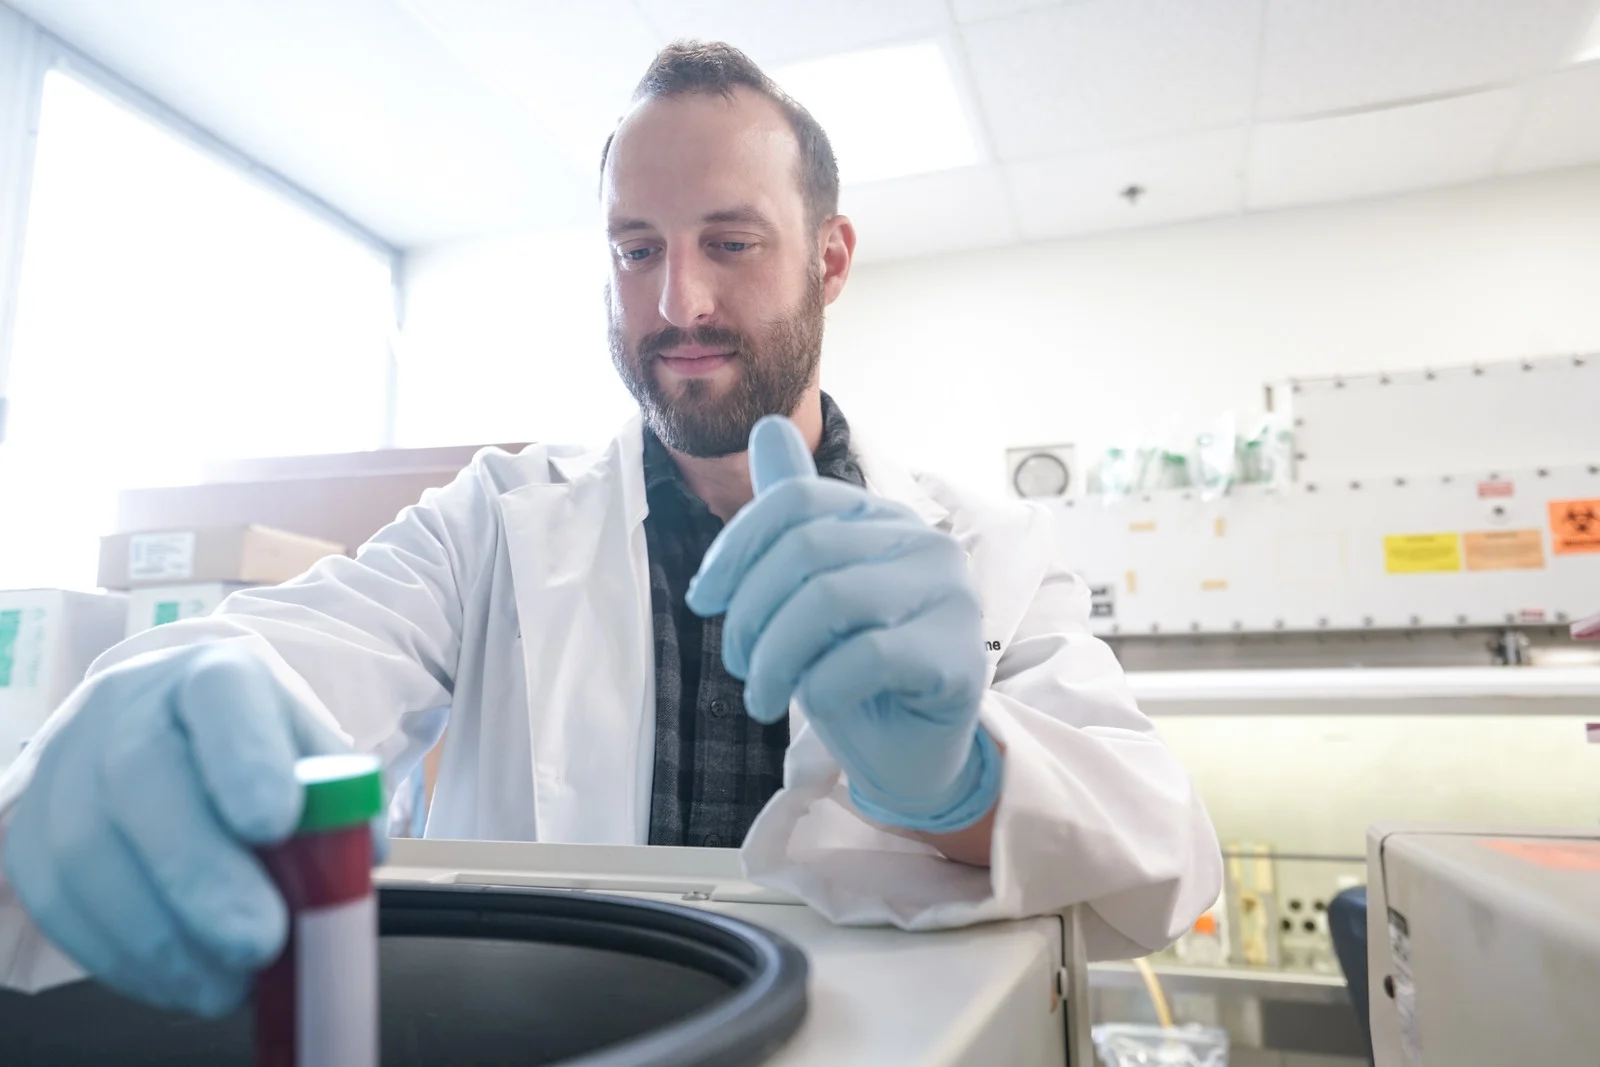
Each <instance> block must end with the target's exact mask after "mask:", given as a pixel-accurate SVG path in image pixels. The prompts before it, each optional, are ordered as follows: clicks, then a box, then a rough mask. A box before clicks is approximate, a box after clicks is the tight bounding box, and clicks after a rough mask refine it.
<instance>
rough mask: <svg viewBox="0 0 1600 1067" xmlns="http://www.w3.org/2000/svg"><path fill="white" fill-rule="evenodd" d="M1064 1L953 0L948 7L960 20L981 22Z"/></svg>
mask: <svg viewBox="0 0 1600 1067" xmlns="http://www.w3.org/2000/svg"><path fill="white" fill-rule="evenodd" d="M1065 2H1067V0H953V2H952V3H951V5H950V7H951V10H953V11H954V12H955V13H956V19H957V20H958V21H960V22H983V21H985V20H986V19H998V18H1005V17H1006V16H1007V15H1019V14H1021V13H1022V12H1024V11H1034V10H1036V9H1038V8H1041V7H1055V6H1056V5H1057V4H1060V3H1065ZM1071 2H1073V3H1080V4H1081V3H1085V2H1087V0H1071Z"/></svg>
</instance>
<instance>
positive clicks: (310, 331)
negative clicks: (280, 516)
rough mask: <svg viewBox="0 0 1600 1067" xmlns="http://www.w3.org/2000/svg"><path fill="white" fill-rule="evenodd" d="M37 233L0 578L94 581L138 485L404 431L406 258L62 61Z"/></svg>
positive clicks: (55, 78) (17, 375) (3, 491)
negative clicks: (125, 494)
mask: <svg viewBox="0 0 1600 1067" xmlns="http://www.w3.org/2000/svg"><path fill="white" fill-rule="evenodd" d="M25 240H26V243H25V245H24V250H23V259H22V273H21V281H20V287H19V293H18V304H17V324H16V334H15V338H14V344H13V348H12V358H11V368H10V380H9V382H8V383H6V395H7V396H8V398H9V401H10V420H9V421H10V425H9V427H8V430H7V437H6V440H5V441H4V443H0V500H4V501H5V506H4V508H3V509H0V511H3V516H0V588H8V587H18V586H34V585H61V586H67V587H76V588H92V587H93V584H94V572H95V558H96V540H97V538H98V537H99V535H100V534H102V533H106V532H108V530H109V528H110V525H111V521H112V515H113V503H114V499H115V492H116V490H117V489H118V488H122V487H130V486H140V485H163V484H180V483H183V482H188V481H193V480H194V479H195V477H196V475H197V472H198V469H199V466H200V464H202V463H204V462H206V461H208V460H213V459H223V458H235V457H242V456H267V455H293V454H307V453H317V452H338V451H350V450H357V449H368V448H376V447H379V446H380V445H381V444H382V443H383V438H384V433H385V424H386V419H387V418H388V414H387V405H386V399H385V398H386V396H387V373H388V371H387V361H388V345H389V342H390V339H391V334H392V331H393V321H394V299H393V290H392V283H391V278H390V267H389V262H388V260H387V259H386V258H385V257H384V256H382V255H380V254H379V253H378V252H376V251H375V250H373V249H372V248H370V247H369V246H368V245H366V244H365V243H363V242H361V241H360V240H358V239H357V238H355V237H353V236H351V235H350V234H347V233H345V232H344V231H342V230H339V229H336V228H335V227H334V226H332V225H331V224H329V223H326V222H324V221H323V220H322V219H320V218H318V217H317V216H315V215H313V214H312V213H311V212H309V211H307V210H305V209H304V208H302V207H301V206H300V205H298V204H296V203H294V202H293V201H291V200H289V199H288V198H286V197H284V196H282V195H280V194H278V193H277V192H275V191H273V190H272V189H270V188H268V187H267V186H266V185H264V184H262V183H259V182H257V181H256V180H255V179H253V178H251V177H250V176H248V175H247V174H245V173H243V172H241V171H240V170H238V169H235V168H234V167H232V166H230V165H228V164H226V163H224V162H222V161H221V160H219V159H217V158H214V157H213V156H211V155H209V154H207V153H205V152H203V151H201V150H200V149H198V148H195V147H194V146H193V145H191V144H190V143H189V142H187V141H184V140H180V139H179V138H177V137H176V136H173V135H172V134H170V133H168V132H167V131H166V130H165V129H163V128H162V127H160V126H158V125H156V124H155V123H153V122H151V121H149V120H148V119H146V118H145V117H144V116H142V115H140V114H137V113H135V112H133V111H131V110H129V109H127V108H125V107H124V106H122V105H121V104H120V103H118V102H116V101H113V100H112V99H110V98H108V97H106V96H105V95H103V94H101V93H100V92H98V91H97V90H95V89H93V88H90V87H89V86H88V85H86V84H84V83H82V82H80V81H77V80H75V79H74V78H72V77H70V76H68V75H66V74H63V73H61V72H52V73H51V74H49V75H48V76H47V78H46V81H45V86H44V97H43V104H42V110H41V114H40V120H39V142H38V148H37V155H36V161H35V166H34V173H33V181H32V193H31V197H30V202H29V212H28V230H27V233H26V239H25Z"/></svg>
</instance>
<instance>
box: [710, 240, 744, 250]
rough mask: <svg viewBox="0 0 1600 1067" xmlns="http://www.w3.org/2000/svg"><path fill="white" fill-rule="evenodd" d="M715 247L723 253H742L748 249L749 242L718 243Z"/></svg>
mask: <svg viewBox="0 0 1600 1067" xmlns="http://www.w3.org/2000/svg"><path fill="white" fill-rule="evenodd" d="M717 247H718V248H720V249H722V250H723V251H724V252H743V251H744V250H745V249H747V248H749V247H750V242H749V241H718V242H717Z"/></svg>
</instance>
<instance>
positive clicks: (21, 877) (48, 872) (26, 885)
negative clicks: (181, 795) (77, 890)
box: [5, 745, 115, 973]
mask: <svg viewBox="0 0 1600 1067" xmlns="http://www.w3.org/2000/svg"><path fill="white" fill-rule="evenodd" d="M63 747H64V746H61V745H52V746H51V747H49V748H47V749H45V751H44V752H43V753H42V754H41V756H40V759H39V765H38V767H36V768H35V769H34V777H33V782H32V783H30V787H29V788H28V789H27V790H25V791H24V792H23V794H22V798H21V799H20V800H19V801H18V802H17V806H16V808H15V809H14V810H13V811H12V813H11V824H10V826H9V827H8V829H7V831H6V835H5V868H6V880H7V881H8V882H9V883H10V884H11V889H12V891H13V892H14V893H16V895H17V900H18V901H20V902H21V903H22V906H23V908H24V910H26V911H27V913H28V917H29V918H30V919H32V920H33V923H34V925H35V926H37V927H38V928H39V931H40V932H41V933H42V934H44V936H45V937H46V938H48V939H49V940H50V943H51V944H53V945H55V947H56V948H57V949H59V950H60V951H61V952H63V953H65V954H66V955H67V956H68V957H69V958H70V959H72V960H73V961H74V962H76V963H77V964H78V966H80V967H82V968H83V969H84V970H86V971H89V972H90V973H98V972H99V971H100V970H102V969H103V968H106V967H110V966H112V965H113V964H114V962H115V957H114V953H113V952H112V950H111V946H110V944H109V942H108V941H107V940H106V937H105V933H104V931H103V930H101V929H100V926H99V924H98V923H96V922H94V921H93V920H92V919H91V918H90V917H88V916H85V915H84V914H82V912H81V910H80V909H79V908H78V906H77V903H76V902H75V901H74V900H73V899H72V897H71V896H69V895H68V894H67V892H66V889H65V886H64V885H63V879H64V877H65V872H64V871H63V862H64V861H67V862H68V863H70V860H71V858H72V856H73V849H74V847H75V846H76V844H77V842H74V841H70V840H67V839H65V838H64V837H63V836H62V835H60V834H57V833H56V832H55V830H54V828H53V827H52V826H51V825H50V814H51V808H52V805H53V798H52V797H50V796H49V795H48V794H49V790H48V789H46V788H41V787H40V785H39V784H40V783H49V782H52V781H55V780H57V778H56V775H57V770H58V768H57V766H56V765H57V764H58V763H59V762H60V757H61V754H62V753H61V751H60V750H61V749H62V748H63ZM89 803H92V801H90V802H89Z"/></svg>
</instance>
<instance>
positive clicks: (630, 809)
mask: <svg viewBox="0 0 1600 1067" xmlns="http://www.w3.org/2000/svg"><path fill="white" fill-rule="evenodd" d="M642 448H643V445H642V434H641V430H640V425H639V423H638V422H637V421H635V422H633V423H632V424H630V425H629V426H628V427H627V428H626V429H625V430H624V431H623V433H622V434H621V435H620V436H619V437H617V438H616V439H615V440H614V441H612V442H611V444H610V445H609V446H608V447H607V448H605V449H604V450H601V451H584V450H578V449H570V448H565V449H564V448H558V447H547V446H540V445H534V446H530V447H528V448H526V449H524V450H523V451H522V452H521V453H520V454H518V455H515V456H513V455H508V454H506V453H504V452H500V451H497V450H486V451H485V452H483V453H481V454H480V455H479V456H478V457H477V458H476V459H475V460H474V461H473V463H472V464H471V466H469V467H468V468H467V469H466V470H465V471H463V472H462V474H461V475H460V476H459V477H457V478H456V479H455V481H454V482H452V483H451V484H450V485H449V486H447V487H445V488H443V489H440V490H435V491H430V492H429V493H428V494H427V495H425V496H424V498H423V500H422V502H421V504H420V505H418V506H416V507H412V508H408V509H407V510H406V511H405V512H403V513H402V514H401V516H400V517H399V519H398V520H397V521H396V522H395V523H393V524H392V525H390V526H388V527H387V528H385V529H384V530H383V531H381V532H380V533H379V534H378V535H377V536H375V537H374V538H373V539H372V541H371V542H369V543H368V544H367V545H366V546H364V547H363V548H362V549H361V551H360V552H359V554H358V555H357V557H356V559H354V560H350V559H346V558H343V557H334V558H330V559H326V560H323V561H322V562H321V563H319V564H318V565H317V566H315V567H314V568H312V570H311V571H310V572H309V573H307V574H306V575H304V576H303V577H301V578H299V579H297V580H296V581H293V582H290V583H288V584H286V585H283V586H279V587H276V588H272V589H265V590H259V591H251V592H246V593H239V594H235V595H234V596H233V597H231V598H230V599H229V600H228V601H227V603H225V604H224V605H223V607H222V608H221V609H220V611H219V613H218V614H215V615H213V616H211V617H210V618H206V619H196V620H190V621H186V622H179V623H173V624H169V625H167V626H162V627H159V628H157V629H155V630H152V631H149V632H147V633H145V634H142V635H140V636H138V637H135V638H133V639H131V640H129V641H127V642H124V643H123V644H121V645H119V646H117V647H116V648H114V649H112V650H111V651H110V652H108V653H106V654H105V655H104V656H103V657H102V658H101V659H100V660H99V661H98V662H97V663H96V664H95V666H94V668H93V669H92V670H91V673H90V677H89V679H88V680H87V681H86V682H85V683H84V686H82V687H80V689H79V691H78V692H77V693H76V694H74V695H73V697H71V698H70V699H69V700H68V701H67V703H66V704H65V705H63V707H62V708H61V709H60V710H59V711H58V712H57V713H56V715H55V716H54V717H53V720H52V723H51V725H50V726H48V727H47V728H46V729H45V730H44V731H43V732H42V734H41V736H40V737H39V738H38V739H37V742H36V744H35V745H33V746H30V749H29V751H28V752H25V753H24V755H23V757H22V758H21V759H20V760H19V761H18V762H17V763H16V764H14V765H13V767H12V768H11V770H10V772H9V773H8V774H7V776H6V777H5V778H4V779H0V833H3V825H4V822H5V820H6V813H8V812H9V811H10V809H11V807H12V806H13V805H14V803H15V799H16V797H17V795H18V794H19V793H20V792H21V789H22V787H23V785H24V784H25V782H26V780H27V777H28V775H29V773H30V772H31V770H32V767H33V764H34V762H35V758H36V755H37V751H38V750H39V749H40V748H41V747H42V746H43V745H47V744H48V743H49V736H50V734H51V732H53V728H54V727H55V726H57V725H59V723H60V722H61V721H64V719H65V718H66V717H67V716H69V715H71V714H72V712H73V711H74V710H75V709H76V707H77V706H78V705H79V704H80V703H81V702H82V698H83V694H84V692H85V690H86V689H87V688H88V687H92V686H93V685H94V684H95V675H96V674H97V673H98V672H100V671H103V670H105V669H106V668H107V667H109V666H111V665H113V664H115V663H119V662H122V661H125V660H127V659H129V658H130V657H133V656H136V655H141V654H154V655H162V654H170V653H168V652H164V651H153V650H164V649H168V648H170V647H172V646H175V645H182V644H188V643H192V642H195V641H199V640H208V639H227V640H234V641H238V642H240V643H241V644H243V645H245V646H246V647H248V648H250V649H251V650H252V651H254V652H255V653H257V654H258V655H259V656H261V658H262V659H264V660H265V661H266V662H267V663H268V664H269V665H270V666H271V668H272V670H273V671H274V672H275V673H276V674H277V676H278V677H279V678H281V679H282V680H283V681H284V682H285V683H286V684H287V685H288V686H290V688H291V690H292V691H293V692H295V693H297V694H299V696H300V697H301V698H302V699H303V700H304V701H305V702H306V703H307V704H308V705H309V706H311V707H312V708H313V709H315V710H317V711H318V712H319V713H322V714H325V715H327V716H328V717H329V718H330V719H331V720H332V721H334V722H335V723H336V724H337V725H338V727H339V728H340V729H341V730H342V731H343V732H344V733H345V734H346V735H347V736H348V737H349V739H350V740H351V741H352V742H353V743H354V745H355V746H356V747H357V748H360V749H364V750H371V751H375V752H377V753H379V754H380V755H381V756H383V757H384V759H385V761H386V762H387V763H388V764H389V766H390V767H391V769H392V771H400V772H403V771H404V770H406V769H408V768H409V767H410V766H412V765H414V764H415V762H416V761H417V760H418V759H420V758H421V756H422V754H423V753H424V752H425V751H426V750H427V748H429V747H431V745H432V744H433V742H434V740H435V739H436V738H437V737H438V735H439V733H440V731H441V730H443V728H444V725H445V717H446V715H447V714H448V717H449V725H450V730H449V733H448V735H447V736H446V738H445V741H444V748H443V751H442V754H441V763H440V768H439V775H438V783H437V786H436V791H435V795H434V799H433V807H432V810H431V811H430V813H429V816H428V823H427V835H428V836H430V837H444V838H481V839H492V840H526V841H531V840H540V841H561V842H595V843H612V844H615V843H622V844H643V843H645V842H646V838H647V833H648V829H649V815H650V811H649V809H650V792H651V790H650V785H651V776H652V773H653V762H654V755H655V749H654V694H655V686H654V677H655V665H654V646H653V639H652V630H651V611H650V585H649V577H648V562H647V554H646V549H645V534H644V525H643V522H644V517H645V513H646V510H647V508H646V498H645V486H644V476H643V469H642V463H641V457H642ZM861 460H862V467H863V470H864V472H865V474H866V477H867V485H868V488H869V489H870V490H871V491H872V492H875V493H877V494H879V495H882V496H884V497H887V498H890V499H893V500H898V501H900V502H902V503H904V504H906V505H908V506H910V507H911V508H912V509H913V510H914V511H915V512H916V513H917V514H918V515H920V516H921V517H922V518H923V519H924V520H925V521H927V522H929V523H931V524H934V525H936V526H939V527H941V528H943V529H945V530H947V531H949V532H950V533H951V534H952V535H953V536H954V537H955V538H956V540H957V541H958V542H960V544H961V545H962V546H963V547H964V548H965V549H966V551H967V553H968V556H969V560H970V566H971V571H972V576H973V580H974V582H975V584H976V586H977V589H978V591H979V594H980V598H981V601H982V604H983V612H984V630H985V637H986V638H987V639H988V641H989V647H990V649H991V651H990V652H989V666H990V669H991V672H992V678H991V684H990V687H989V689H988V691H987V692H986V694H985V695H984V697H983V704H982V708H981V716H982V722H983V725H984V726H985V727H986V728H987V729H988V730H989V731H990V733H991V734H992V736H994V737H995V739H996V740H997V741H999V742H1000V744H1001V745H1003V746H1004V748H1005V753H1006V755H1005V779H1004V786H1003V790H1002V794H1001V800H1000V805H999V810H998V813H997V815H996V819H995V824H994V838H993V863H992V866H991V867H990V868H989V869H987V870H983V869H978V868H973V867H967V866H963V865H961V864H957V863H952V862H948V861H945V860H943V859H942V858H940V857H939V856H938V855H937V853H936V852H935V851H934V850H933V849H931V848H929V847H928V846H926V845H923V844H921V843H919V842H917V841H914V840H911V839H908V838H907V837H905V836H902V835H898V834H896V833H893V832H889V831H886V830H884V829H882V828H880V827H877V826H875V825H873V824H870V823H868V822H867V821H865V820H864V819H863V818H862V817H861V816H860V815H858V814H857V813H856V812H855V811H854V810H853V809H852V807H851V806H850V802H849V799H848V795H847V792H846V789H845V786H844V784H843V783H842V782H841V772H840V770H839V767H838V765H837V764H836V763H835V762H834V760H833V759H832V757H831V756H830V755H829V754H828V752H827V751H826V749H824V748H823V746H822V744H821V743H820V742H819V741H818V739H817V737H816V735H815V734H813V733H812V732H811V731H810V729H808V728H807V727H806V725H805V723H804V721H803V718H802V716H801V715H800V713H799V712H798V711H796V712H795V713H794V717H793V719H792V733H793V739H792V743H791V745H790V748H789V752H788V757H787V759H786V761H785V765H784V788H783V789H782V790H781V791H780V792H779V793H778V794H777V795H776V796H775V797H774V798H773V799H772V801H771V802H770V803H769V804H768V805H767V807H766V809H765V810H764V811H763V812H762V813H761V815H760V817H759V818H758V819H757V820H756V822H755V825H754V826H753V827H752V828H751V831H750V834H749V836H748V839H747V840H746V843H745V846H744V850H743V858H744V862H745V866H746V869H747V872H748V875H749V877H750V878H751V879H753V880H755V881H758V882H762V883H765V884H768V885H771V886H776V887H781V888H785V889H788V890H790V891H792V892H794V893H796V894H798V895H799V896H800V897H802V898H803V899H805V900H806V901H807V902H808V903H810V904H811V905H812V906H813V907H815V908H817V909H818V910H819V911H821V912H822V913H823V914H825V915H827V916H828V917H829V918H831V919H833V920H834V921H837V922H840V923H851V924H867V923H880V924H894V925H897V926H901V927H904V928H907V929H927V928H934V927H942V926H958V925H964V924H968V923H975V922H980V921H984V920H990V919H1003V918H1013V917H1019V916H1025V915H1030V914H1039V913H1043V912H1048V911H1052V910H1055V909H1057V908H1060V907H1063V906H1065V905H1069V904H1073V903H1077V902H1087V903H1088V904H1089V906H1090V914H1089V915H1088V916H1087V917H1086V921H1085V924H1086V927H1087V936H1088V941H1089V948H1090V952H1091V955H1092V956H1093V957H1095V958H1117V957H1126V956H1133V955H1143V954H1144V953H1146V952H1149V951H1152V950H1155V949H1159V948H1161V947H1163V946H1165V945H1167V944H1168V943H1170V942H1171V941H1172V940H1173V939H1174V938H1175V937H1176V936H1177V935H1178V934H1180V933H1181V932H1182V931H1184V930H1185V929H1186V928H1187V927H1188V925H1189V924H1190V923H1191V922H1192V921H1193V920H1194V919H1195V918H1196V917H1197V915H1198V914H1199V913H1200V912H1201V911H1202V910H1204V909H1205V908H1206V907H1208V906H1210V905H1211V904H1212V902H1213V901H1214V900H1215V899H1216V897H1217V895H1218V892H1219V889H1220V885H1221V870H1222V865H1221V859H1220V856H1219V854H1218V848H1217V842H1216V838H1215V835H1214V833H1213V831H1212V828H1211V824H1210V822H1209V820H1208V819H1207V817H1206V814H1205V811H1204V809H1203V808H1202V806H1201V804H1200V801H1199V799H1198V798H1197V796H1196V794H1195V791H1194V788H1193V786H1192V784H1191V782H1190V780H1189V777H1188V775H1187V774H1186V773H1185V772H1184V770H1183V768H1182V767H1181V766H1179V764H1178V762H1177V760H1176V759H1175V758H1174V757H1173V755H1172V753H1171V752H1170V751H1169V750H1168V749H1167V748H1166V746H1165V745H1164V744H1163V743H1162V742H1161V741H1160V740H1159V739H1158V738H1157V737H1156V735H1155V732H1154V730H1153V728H1152V726H1151V723H1150V722H1149V720H1148V719H1146V718H1145V717H1144V716H1143V715H1142V714H1141V713H1140V712H1139V711H1138V709H1137V708H1136V706H1135V704H1134V700H1133V697H1132V696H1131V695H1130V693H1129V691H1128V687H1127V684H1126V682H1125V680H1124V678H1123V676H1122V672H1121V669H1120V668H1119V666H1118V664H1117V662H1116V659H1115V658H1114V657H1113V656H1112V654H1111V652H1110V650H1109V649H1108V648H1107V647H1106V646H1105V645H1104V644H1103V643H1101V642H1100V641H1099V640H1097V639H1096V638H1094V637H1093V636H1092V635H1090V634H1089V632H1088V630H1087V627H1086V621H1087V617H1088V596H1087V590H1086V589H1085V587H1084V585H1083V583H1082V582H1081V581H1079V580H1078V579H1077V578H1075V577H1074V576H1073V575H1071V574H1069V573H1068V572H1067V571H1066V570H1065V569H1064V568H1063V567H1062V565H1061V563H1060V562H1059V558H1058V551H1057V547H1056V545H1055V544H1054V536H1053V533H1052V527H1051V522H1050V519H1049V516H1048V514H1047V513H1046V512H1044V511H1043V510H1042V509H1039V508H1036V507H1031V506H1028V505H1023V504H1020V503H1016V502H1005V503H980V502H978V501H976V500H972V499H968V498H966V497H964V496H963V495H961V494H958V493H957V492H956V491H954V490H952V489H950V488H949V487H948V486H946V485H944V484H943V483H941V482H939V481H938V480H936V479H933V478H931V477H926V476H920V475H919V476H915V477H914V476H911V475H909V474H907V473H905V472H903V471H900V470H897V469H896V468H894V467H892V466H889V465H886V464H880V463H877V462H874V461H873V459H872V455H871V453H870V451H864V453H863V454H862V455H861ZM995 649H998V651H995ZM217 713H218V714H226V713H227V709H226V708H218V709H217ZM392 780H393V779H392ZM73 973H75V972H74V971H73V969H72V968H71V965H70V964H68V963H66V961H64V960H63V959H61V958H60V957H59V955H58V954H56V953H55V951H54V949H53V948H51V947H50V946H49V945H48V944H47V943H46V942H45V941H44V940H43V938H42V937H40V935H39V934H38V932H37V931H36V930H34V929H33V928H32V927H31V925H30V924H29V921H28V919H27V917H26V916H25V915H24V914H23V912H22V911H21V909H20V907H19V906H18V904H17V902H16V900H15V898H14V897H12V896H11V895H10V893H9V891H8V889H7V887H6V886H5V884H4V883H3V882H0V983H4V984H7V985H10V986H13V987H21V988H38V987H42V986H44V985H49V984H51V983H53V982H55V981H59V980H62V979H63V978H65V977H68V976H71V975H72V974H73Z"/></svg>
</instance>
